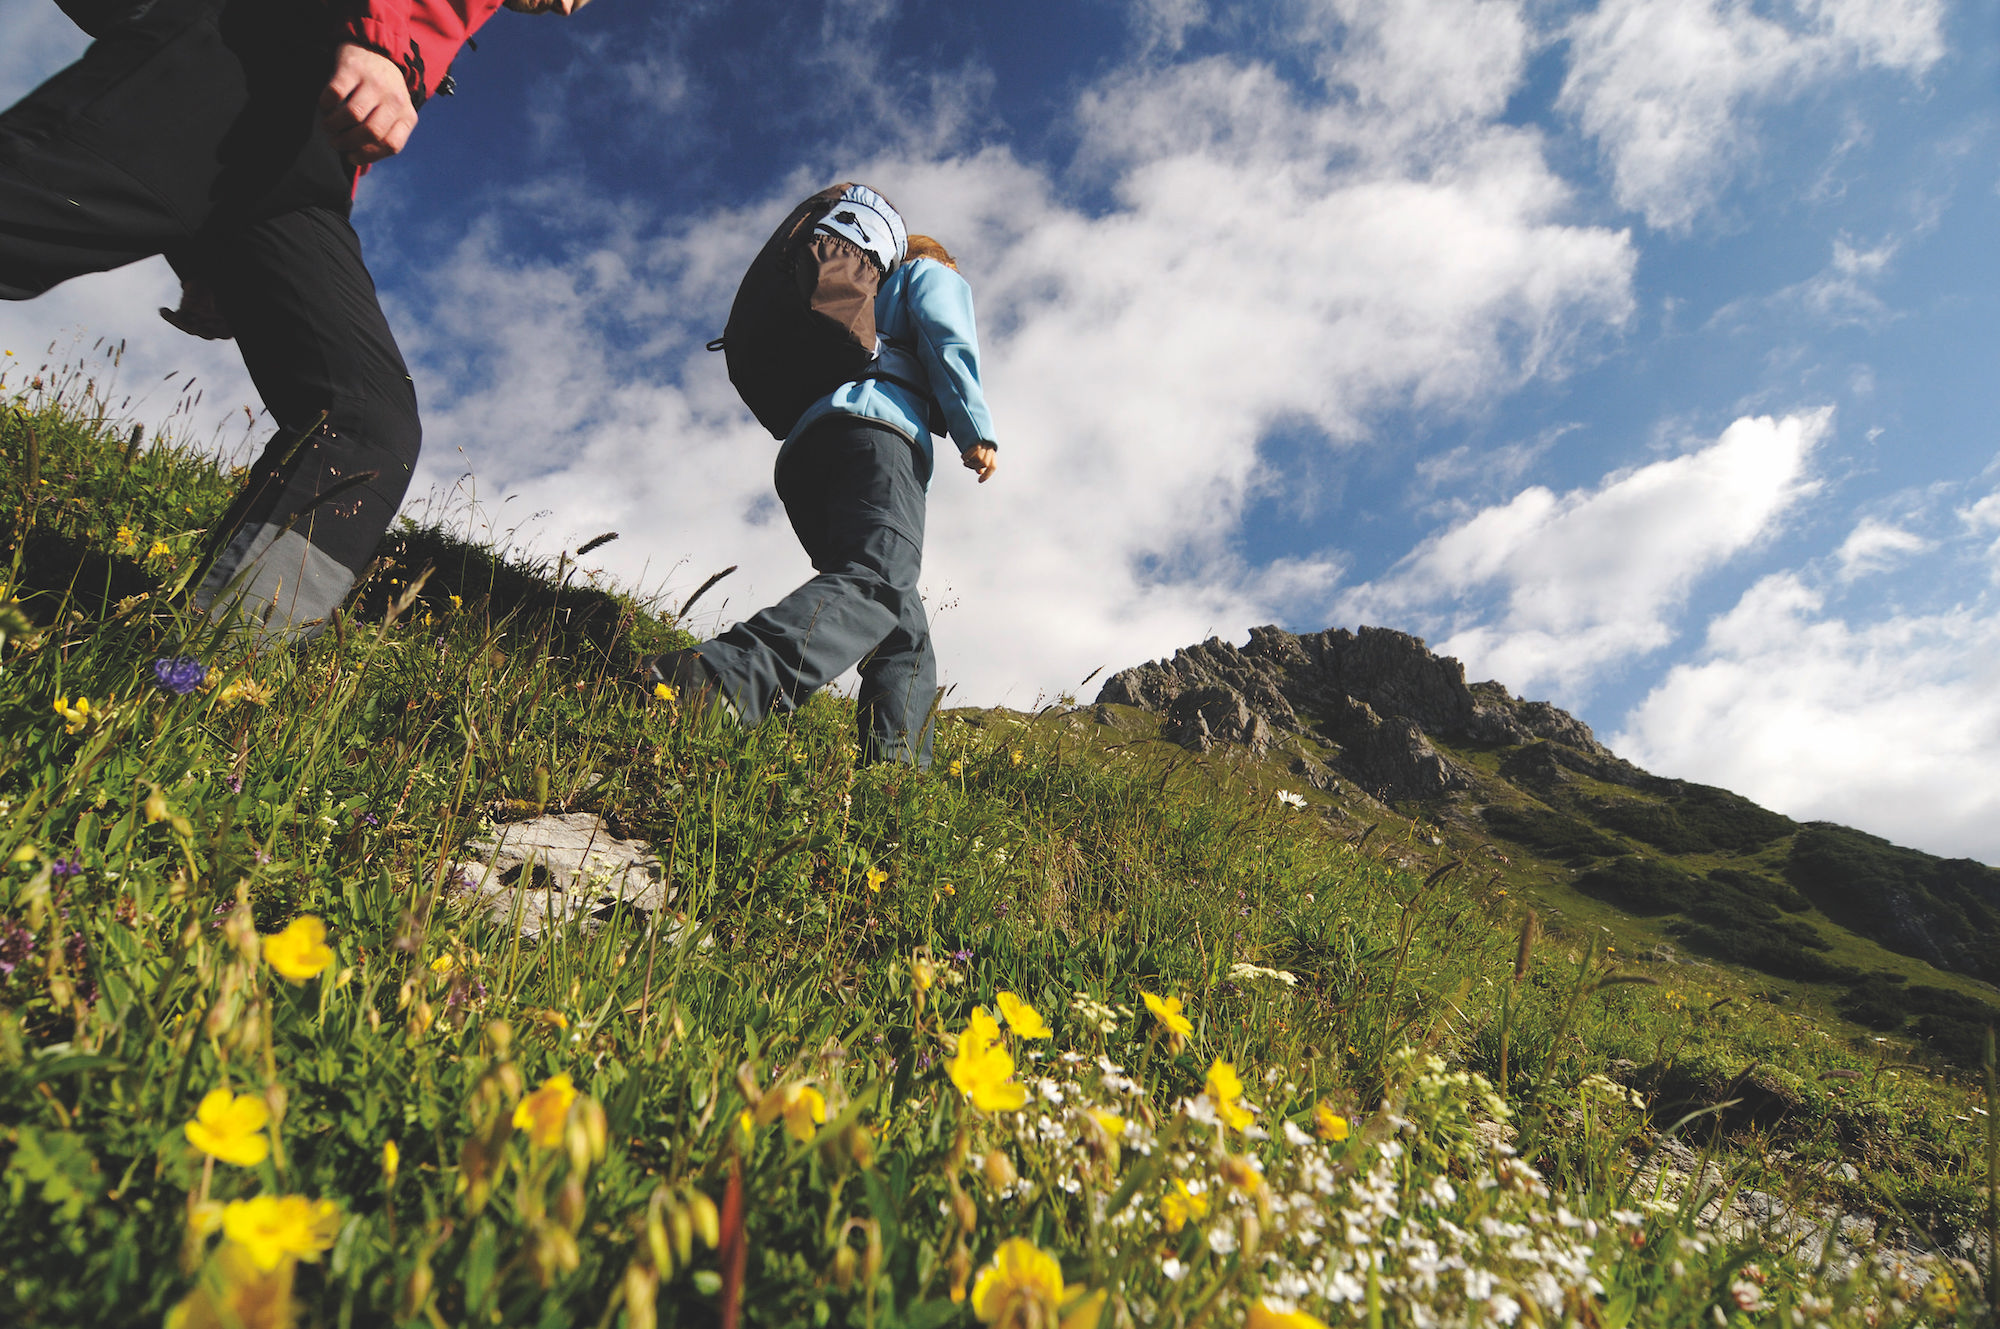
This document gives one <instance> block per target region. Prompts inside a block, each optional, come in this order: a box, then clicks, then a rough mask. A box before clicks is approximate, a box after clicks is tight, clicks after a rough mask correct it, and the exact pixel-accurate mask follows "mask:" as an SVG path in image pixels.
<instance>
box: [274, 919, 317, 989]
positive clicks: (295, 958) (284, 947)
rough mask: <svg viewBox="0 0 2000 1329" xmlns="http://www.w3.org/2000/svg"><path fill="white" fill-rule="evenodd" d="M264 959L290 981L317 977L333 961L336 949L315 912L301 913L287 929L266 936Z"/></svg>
mask: <svg viewBox="0 0 2000 1329" xmlns="http://www.w3.org/2000/svg"><path fill="white" fill-rule="evenodd" d="M264 959H265V961H266V962H267V963H269V964H270V966H271V968H273V969H275V970H277V971H278V975H279V976H280V977H281V978H284V979H286V980H287V981H289V982H293V983H303V982H306V981H307V980H308V979H312V978H317V977H318V976H319V973H320V971H321V970H323V969H325V968H326V967H327V966H328V965H330V964H332V963H333V950H332V949H331V948H330V947H329V946H328V945H327V944H326V924H324V923H322V922H320V921H319V920H318V919H317V918H314V917H313V916H312V915H311V914H300V915H299V916H298V917H297V918H295V919H293V920H292V921H291V923H290V925H289V926H287V927H286V928H285V930H284V931H283V932H280V933H279V934H278V935H277V936H275V937H266V938H264Z"/></svg>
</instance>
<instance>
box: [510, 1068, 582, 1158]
mask: <svg viewBox="0 0 2000 1329" xmlns="http://www.w3.org/2000/svg"><path fill="white" fill-rule="evenodd" d="M575 1101H576V1086H575V1085H574V1084H572V1083H570V1078H569V1074H568V1072H563V1073H560V1074H557V1075H551V1076H550V1077H549V1078H548V1079H546V1080H544V1081H542V1087H541V1088H539V1089H537V1090H535V1092H534V1093H532V1094H529V1095H528V1096H527V1097H526V1098H524V1099H522V1100H521V1101H520V1102H519V1103H517V1104H516V1105H515V1106H514V1125H515V1127H516V1129H519V1130H524V1131H526V1132H527V1133H528V1141H529V1143H531V1144H533V1145H535V1146H537V1147H539V1148H542V1149H553V1148H555V1147H556V1146H557V1145H559V1144H561V1143H562V1142H563V1127H564V1126H565V1125H566V1124H567V1123H568V1121H569V1105H570V1104H572V1103H574V1102H575Z"/></svg>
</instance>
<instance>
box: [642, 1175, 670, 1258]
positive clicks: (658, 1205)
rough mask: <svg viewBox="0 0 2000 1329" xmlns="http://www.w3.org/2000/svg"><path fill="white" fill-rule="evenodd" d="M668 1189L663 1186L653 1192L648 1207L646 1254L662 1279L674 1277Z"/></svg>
mask: <svg viewBox="0 0 2000 1329" xmlns="http://www.w3.org/2000/svg"><path fill="white" fill-rule="evenodd" d="M666 1206H667V1188H666V1187H665V1186H661V1187H658V1188H656V1189H655V1190H654V1191H653V1198H652V1200H651V1201H649V1202H648V1203H647V1205H646V1252H647V1254H649V1255H651V1256H652V1257H653V1268H654V1269H655V1270H656V1271H658V1273H659V1275H660V1277H662V1278H672V1277H673V1276H674V1251H673V1247H672V1246H670V1245H668V1243H667V1220H666Z"/></svg>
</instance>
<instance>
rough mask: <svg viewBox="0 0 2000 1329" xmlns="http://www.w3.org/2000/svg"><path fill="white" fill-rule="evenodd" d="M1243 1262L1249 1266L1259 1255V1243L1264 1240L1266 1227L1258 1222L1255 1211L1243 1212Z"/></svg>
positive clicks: (1246, 1210) (1247, 1210)
mask: <svg viewBox="0 0 2000 1329" xmlns="http://www.w3.org/2000/svg"><path fill="white" fill-rule="evenodd" d="M1242 1240H1243V1256H1242V1258H1243V1262H1244V1263H1245V1264H1246V1265H1248V1264H1249V1262H1250V1260H1251V1259H1252V1257H1254V1256H1255V1255H1256V1254H1257V1246H1258V1243H1259V1242H1261V1241H1263V1240H1264V1225H1263V1224H1262V1223H1260V1222H1258V1221H1257V1211H1256V1210H1255V1209H1245V1210H1244V1211H1243V1222H1242Z"/></svg>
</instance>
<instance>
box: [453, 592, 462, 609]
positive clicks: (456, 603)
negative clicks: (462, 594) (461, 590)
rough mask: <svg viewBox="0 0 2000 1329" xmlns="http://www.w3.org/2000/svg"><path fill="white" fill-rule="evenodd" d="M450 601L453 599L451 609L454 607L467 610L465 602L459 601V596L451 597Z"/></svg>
mask: <svg viewBox="0 0 2000 1329" xmlns="http://www.w3.org/2000/svg"><path fill="white" fill-rule="evenodd" d="M450 599H451V607H452V608H453V609H463V608H465V601H463V600H461V599H459V598H458V597H457V596H455V595H454V596H451V597H450Z"/></svg>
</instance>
